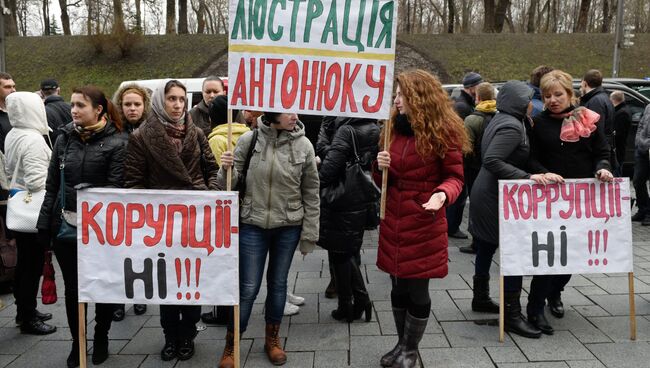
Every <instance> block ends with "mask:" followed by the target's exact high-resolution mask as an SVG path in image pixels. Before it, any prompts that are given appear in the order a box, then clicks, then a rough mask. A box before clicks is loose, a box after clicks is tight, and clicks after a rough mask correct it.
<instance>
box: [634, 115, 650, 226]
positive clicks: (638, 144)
mask: <svg viewBox="0 0 650 368" xmlns="http://www.w3.org/2000/svg"><path fill="white" fill-rule="evenodd" d="M649 150H650V105H648V106H646V108H645V111H644V113H643V117H642V118H641V121H639V126H638V127H637V129H636V137H635V138H634V178H633V179H632V183H633V184H634V192H635V193H636V205H637V206H638V207H639V211H638V212H637V213H635V214H634V216H632V221H639V222H642V225H646V226H647V225H650V219H647V215H648V213H650V211H649V210H650V208H649V207H650V198H649V197H648V179H650V155H649V153H648V151H649Z"/></svg>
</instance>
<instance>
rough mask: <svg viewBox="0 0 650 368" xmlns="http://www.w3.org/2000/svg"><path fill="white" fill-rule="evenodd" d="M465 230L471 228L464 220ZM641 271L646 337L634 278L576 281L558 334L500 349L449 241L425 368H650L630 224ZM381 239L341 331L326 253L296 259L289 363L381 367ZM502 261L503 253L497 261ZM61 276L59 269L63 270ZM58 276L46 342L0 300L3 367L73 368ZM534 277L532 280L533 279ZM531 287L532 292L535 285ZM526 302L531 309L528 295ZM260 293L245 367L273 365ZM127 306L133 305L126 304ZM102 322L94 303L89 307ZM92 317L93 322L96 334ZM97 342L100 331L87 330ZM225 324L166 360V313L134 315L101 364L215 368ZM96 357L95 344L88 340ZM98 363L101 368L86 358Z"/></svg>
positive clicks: (643, 238)
mask: <svg viewBox="0 0 650 368" xmlns="http://www.w3.org/2000/svg"><path fill="white" fill-rule="evenodd" d="M463 228H466V225H465V224H464V225H463ZM633 234H634V254H635V258H634V268H635V291H636V298H635V301H636V312H637V326H638V338H637V340H636V341H630V339H629V308H628V297H627V295H626V293H627V277H626V276H627V275H623V274H607V275H605V274H598V275H576V276H574V277H573V278H572V280H571V283H570V284H569V285H568V287H567V290H566V291H565V293H564V294H563V295H564V297H563V299H564V302H565V306H566V308H567V312H566V316H565V317H564V318H563V319H556V318H554V317H552V316H550V313H547V316H548V318H549V320H550V322H551V324H552V325H553V326H554V327H555V330H556V332H555V334H554V335H552V336H542V338H541V339H539V340H532V339H526V338H521V337H519V336H516V335H508V334H507V335H506V339H505V342H504V343H499V342H498V330H497V327H494V326H485V325H477V324H476V323H475V322H474V321H475V320H480V319H485V318H494V317H496V316H494V315H484V314H479V313H474V312H472V311H471V305H470V304H471V297H472V290H471V285H472V284H471V280H472V275H473V264H474V257H473V256H472V255H466V254H463V253H460V252H459V251H458V247H460V246H464V245H467V244H468V243H469V240H457V239H450V244H449V248H450V249H449V275H448V276H447V277H446V278H445V279H442V280H432V282H431V287H430V293H431V298H432V308H431V309H432V315H431V317H432V318H431V319H430V323H429V326H428V327H427V330H426V334H425V336H424V338H423V341H422V343H421V349H420V350H421V357H422V361H423V366H424V367H477V368H480V367H499V368H506V367H517V368H520V367H523V368H526V367H531V368H532V367H535V368H555V367H564V368H566V367H570V368H587V367H612V368H619V367H635V368H637V367H648V366H650V363H648V362H650V344H649V342H650V227H642V226H640V225H639V224H638V223H634V224H633ZM377 236H378V235H377V232H376V231H370V232H367V233H366V236H365V239H364V245H363V250H362V255H361V262H362V268H363V272H364V275H365V278H366V281H367V282H368V290H369V292H370V295H371V298H372V300H373V316H372V322H369V323H365V322H361V321H355V322H354V323H352V324H349V325H348V324H343V323H340V322H337V321H335V320H334V319H333V318H332V317H331V316H330V311H331V310H332V309H334V308H335V306H336V301H335V300H330V299H326V298H325V296H324V293H323V291H324V289H325V287H326V285H327V283H328V282H329V268H328V264H327V254H326V252H324V251H323V250H317V251H315V252H314V253H313V254H310V255H308V256H307V257H305V259H303V257H301V256H300V255H299V254H298V253H296V257H295V258H294V261H293V265H292V268H291V272H290V275H289V288H290V290H291V291H293V292H295V293H296V294H298V295H301V296H303V297H305V300H306V303H305V305H304V306H302V307H301V310H300V314H298V315H296V316H293V317H289V318H286V319H285V322H284V323H283V326H282V329H281V332H280V335H281V337H282V341H283V344H284V346H285V349H286V350H287V352H288V357H289V359H288V362H287V364H286V365H285V367H300V368H311V367H316V368H320V367H323V368H325V367H360V368H365V367H379V364H378V361H379V357H380V356H381V355H382V354H383V353H385V352H386V351H388V350H389V349H391V348H392V346H393V345H394V344H395V342H396V336H395V334H396V332H395V326H394V325H393V320H392V313H391V311H390V280H389V278H388V275H386V274H384V273H383V272H381V271H379V270H378V269H377V267H376V266H375V260H376V257H377ZM495 258H496V259H498V257H495ZM57 271H58V270H57ZM492 273H493V275H494V276H495V277H493V278H492V280H491V294H492V296H493V297H494V298H497V296H498V289H497V277H496V276H497V275H498V267H492ZM60 275H61V273H60V272H57V277H58V280H57V285H58V288H59V289H58V294H59V301H58V303H56V304H55V305H51V306H42V305H41V306H39V310H41V311H43V312H50V313H53V314H54V318H53V320H52V321H51V322H52V323H53V324H54V325H56V326H57V327H58V329H59V331H57V333H55V334H53V335H49V336H42V337H39V336H29V335H22V334H20V330H19V329H18V328H16V327H15V325H14V317H15V313H16V308H15V305H14V304H13V297H12V296H11V295H9V294H7V295H0V299H2V301H3V302H4V303H5V307H4V309H2V310H0V367H10V368H18V367H29V368H39V367H48V368H49V367H64V366H65V359H66V356H67V354H68V352H69V349H70V344H71V338H70V331H69V329H68V328H67V327H66V319H65V309H64V305H63V303H64V299H63V298H62V296H63V281H62V280H61V279H60ZM527 279H528V278H527ZM528 284H529V282H528V280H525V281H524V285H528ZM523 294H524V295H523V296H522V302H523V303H524V304H525V292H524V293H523ZM265 295H266V293H265V291H264V287H263V288H262V291H261V292H260V297H259V298H258V300H257V304H256V305H255V307H254V308H253V316H252V318H251V323H250V327H249V330H248V331H247V332H246V334H245V335H244V336H243V340H242V344H241V353H242V362H243V367H245V368H257V367H272V365H271V364H270V363H269V362H268V361H267V359H266V356H265V355H264V350H263V345H264V322H263V314H262V312H263V304H262V303H263V300H264V297H265ZM127 307H128V308H130V307H131V306H127ZM88 315H89V316H93V315H94V313H93V308H92V306H90V308H89V313H88ZM92 327H93V321H92V320H89V331H92ZM90 335H92V333H91V334H90ZM224 335H225V329H224V328H223V327H213V326H208V327H207V328H206V329H205V330H204V331H201V332H200V333H199V335H198V336H197V339H196V355H195V356H194V358H192V359H191V360H189V361H185V362H180V361H171V362H163V361H162V360H161V359H160V349H161V348H162V345H163V335H162V329H161V328H160V322H159V312H158V308H157V307H156V306H150V307H149V310H148V312H147V314H145V315H143V316H135V315H134V314H133V311H132V309H129V310H128V311H127V317H126V319H125V320H124V321H122V322H117V323H114V324H113V326H112V328H111V331H110V338H111V341H110V347H109V352H110V354H111V355H110V357H109V359H108V360H107V361H106V362H105V363H104V364H102V367H120V368H131V367H134V368H135V367H142V368H144V367H151V368H153V367H210V368H212V367H216V366H217V364H218V359H219V357H220V356H221V352H222V349H223V346H224ZM88 347H89V352H92V341H89V342H88ZM89 366H92V364H91V363H90V362H89Z"/></svg>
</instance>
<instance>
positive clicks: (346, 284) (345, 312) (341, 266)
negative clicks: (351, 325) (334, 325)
mask: <svg viewBox="0 0 650 368" xmlns="http://www.w3.org/2000/svg"><path fill="white" fill-rule="evenodd" d="M334 274H335V275H336V292H337V294H338V297H339V305H338V309H335V310H333V311H332V317H333V318H334V319H336V320H337V321H342V320H345V321H346V322H352V321H354V307H353V306H352V264H351V262H349V261H347V260H345V261H342V262H341V263H334Z"/></svg>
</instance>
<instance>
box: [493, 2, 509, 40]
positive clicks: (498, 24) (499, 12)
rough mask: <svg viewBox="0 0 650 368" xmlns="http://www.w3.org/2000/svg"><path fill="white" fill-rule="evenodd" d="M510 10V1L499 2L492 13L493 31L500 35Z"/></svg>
mask: <svg viewBox="0 0 650 368" xmlns="http://www.w3.org/2000/svg"><path fill="white" fill-rule="evenodd" d="M509 8H510V0H499V2H498V3H497V6H496V9H495V11H494V31H495V32H497V33H501V31H503V24H504V23H505V21H506V14H507V13H508V9H509Z"/></svg>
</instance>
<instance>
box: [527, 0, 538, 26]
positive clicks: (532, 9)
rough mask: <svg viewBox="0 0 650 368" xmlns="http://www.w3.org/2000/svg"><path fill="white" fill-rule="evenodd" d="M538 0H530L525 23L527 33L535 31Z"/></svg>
mask: <svg viewBox="0 0 650 368" xmlns="http://www.w3.org/2000/svg"><path fill="white" fill-rule="evenodd" d="M537 3H538V0H530V6H529V7H528V24H527V25H526V32H527V33H535V14H536V11H537Z"/></svg>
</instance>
